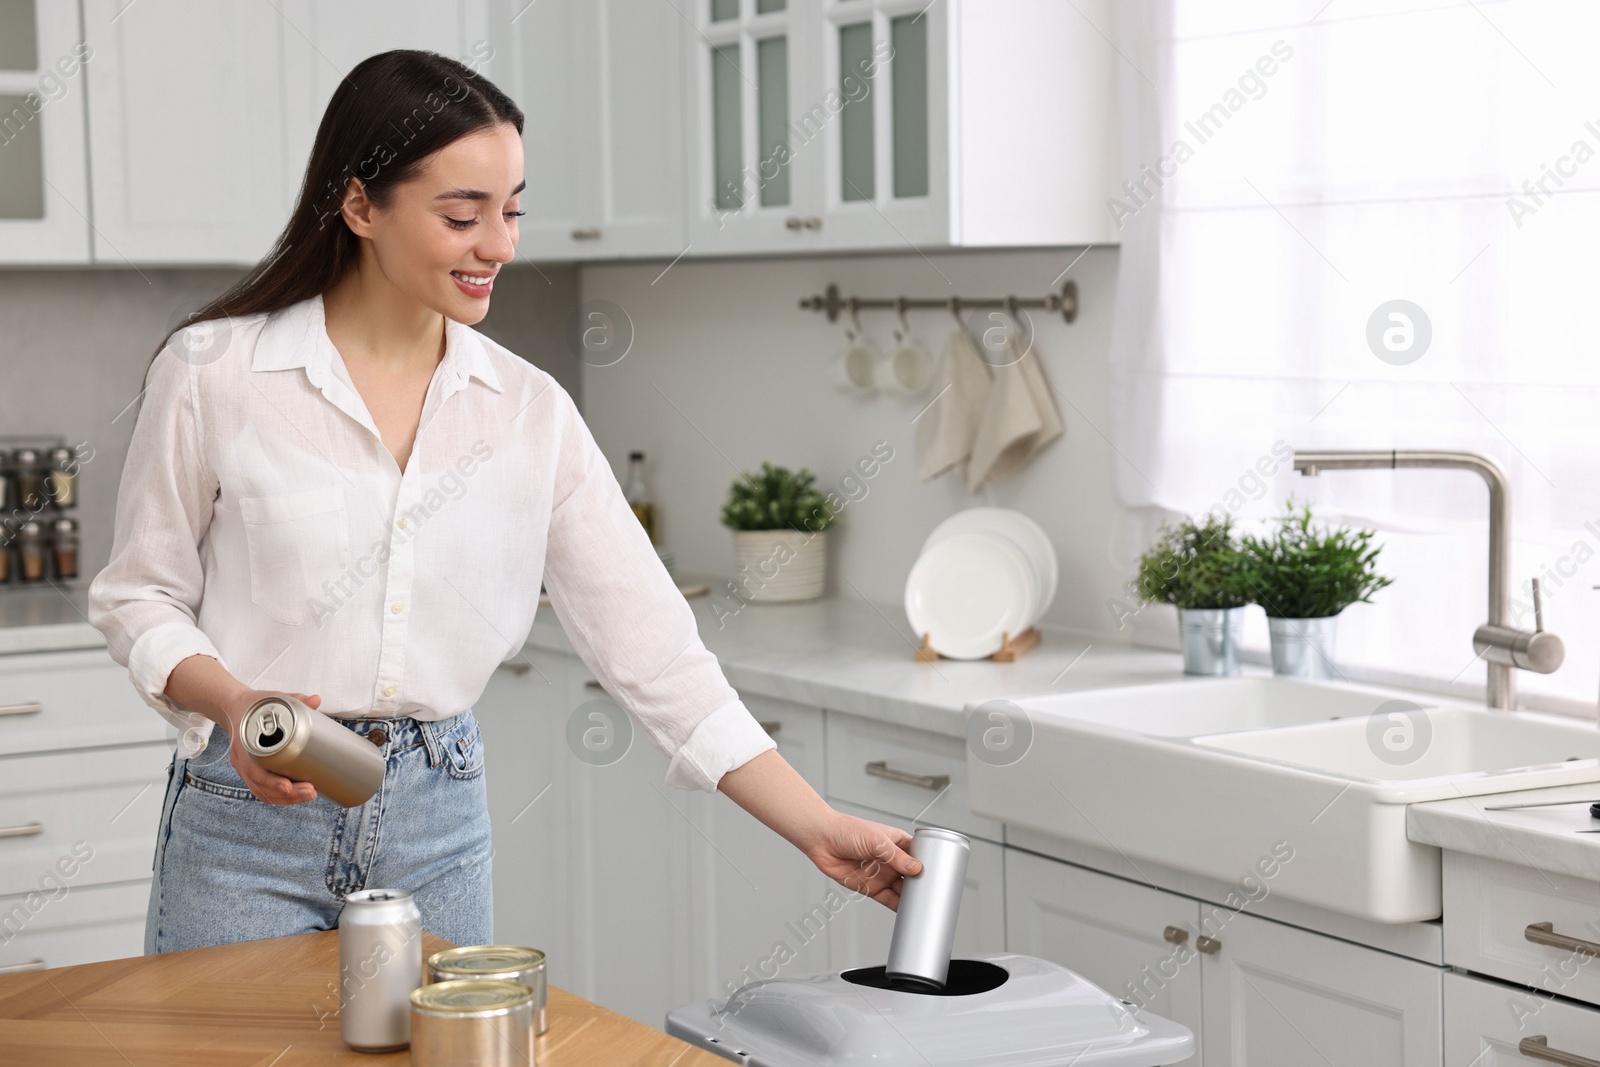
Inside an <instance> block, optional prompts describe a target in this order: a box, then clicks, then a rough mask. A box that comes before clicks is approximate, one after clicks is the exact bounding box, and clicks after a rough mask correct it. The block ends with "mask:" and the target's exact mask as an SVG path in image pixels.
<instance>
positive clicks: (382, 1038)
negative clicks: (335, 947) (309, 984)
mask: <svg viewBox="0 0 1600 1067" xmlns="http://www.w3.org/2000/svg"><path fill="white" fill-rule="evenodd" d="M420 985H422V912H421V911H419V910H418V908H417V902H416V901H415V900H413V899H411V894H410V893H408V892H406V891H405V890H403V889H362V890H359V891H357V892H354V893H347V894H345V898H344V910H343V911H342V912H340V913H339V1036H340V1037H341V1038H343V1039H344V1043H345V1044H347V1045H349V1046H350V1047H351V1048H353V1049H358V1050H360V1051H362V1052H387V1051H390V1050H393V1049H401V1048H405V1047H406V1044H407V1043H408V1042H409V1041H410V1040H411V1011H410V997H411V992H412V990H414V989H416V988H417V987H418V986H420Z"/></svg>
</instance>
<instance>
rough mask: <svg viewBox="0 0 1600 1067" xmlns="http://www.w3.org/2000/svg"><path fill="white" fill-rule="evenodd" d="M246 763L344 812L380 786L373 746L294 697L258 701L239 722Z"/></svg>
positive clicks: (380, 759)
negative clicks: (305, 787)
mask: <svg viewBox="0 0 1600 1067" xmlns="http://www.w3.org/2000/svg"><path fill="white" fill-rule="evenodd" d="M239 733H240V739H241V740H242V741H243V743H244V750H245V751H246V752H248V753H249V754H250V758H251V759H253V760H255V761H256V763H257V764H259V765H260V766H262V767H265V768H266V769H267V770H269V771H275V772H277V773H278V774H281V775H283V776H284V777H286V778H292V779H294V780H295V781H297V782H310V783H311V784H312V785H314V786H316V787H317V792H318V793H320V794H322V795H323V796H326V797H328V798H329V799H330V800H332V801H334V802H335V803H337V804H343V805H344V806H345V807H347V808H355V807H360V806H361V805H362V804H365V803H366V802H367V800H368V799H369V798H370V797H371V796H372V794H374V793H376V792H377V791H378V787H379V786H380V785H382V784H383V768H384V763H383V754H382V753H380V752H379V751H378V748H377V746H376V745H374V744H372V743H371V742H370V741H367V740H365V739H363V738H362V737H361V736H360V735H359V734H356V733H354V732H352V731H350V730H348V729H346V728H345V727H343V726H341V725H339V724H338V723H337V722H334V721H333V720H332V719H331V718H329V717H328V716H326V715H324V714H322V713H321V712H320V711H315V710H313V709H312V708H310V707H308V706H306V705H305V704H304V703H302V702H301V701H298V700H296V699H295V698H294V697H283V696H272V697H263V698H261V699H260V700H258V701H256V702H255V703H254V704H252V705H250V710H249V711H246V712H245V713H244V718H243V719H242V720H240V722H239Z"/></svg>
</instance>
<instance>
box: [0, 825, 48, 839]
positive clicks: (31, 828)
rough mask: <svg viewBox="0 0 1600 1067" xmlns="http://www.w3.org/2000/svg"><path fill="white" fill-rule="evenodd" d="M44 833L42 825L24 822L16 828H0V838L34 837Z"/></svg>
mask: <svg viewBox="0 0 1600 1067" xmlns="http://www.w3.org/2000/svg"><path fill="white" fill-rule="evenodd" d="M42 833H44V823H42V822H25V823H22V824H21V825H18V826H0V837H35V836H37V835H39V834H42Z"/></svg>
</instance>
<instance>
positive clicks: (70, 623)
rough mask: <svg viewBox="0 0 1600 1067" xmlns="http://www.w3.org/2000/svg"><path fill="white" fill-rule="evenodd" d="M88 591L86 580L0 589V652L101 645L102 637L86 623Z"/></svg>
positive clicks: (87, 618)
mask: <svg viewBox="0 0 1600 1067" xmlns="http://www.w3.org/2000/svg"><path fill="white" fill-rule="evenodd" d="M88 594H89V582H88V580H87V579H84V580H80V581H79V582H78V583H77V585H76V586H75V587H73V588H67V587H61V588H59V589H58V588H54V587H52V586H48V585H46V586H41V587H39V588H34V589H16V588H8V589H0V655H5V654H9V653H20V652H53V651H55V650H57V649H63V648H104V647H105V644H106V639H105V637H104V636H103V635H101V633H100V631H99V630H96V629H95V628H94V627H93V626H90V625H89V615H88V607H87V604H86V601H87V599H88Z"/></svg>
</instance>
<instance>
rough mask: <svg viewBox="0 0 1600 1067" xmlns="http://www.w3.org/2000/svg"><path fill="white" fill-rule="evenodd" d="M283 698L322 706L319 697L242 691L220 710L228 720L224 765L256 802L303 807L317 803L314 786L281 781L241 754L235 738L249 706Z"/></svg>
mask: <svg viewBox="0 0 1600 1067" xmlns="http://www.w3.org/2000/svg"><path fill="white" fill-rule="evenodd" d="M283 696H287V697H294V698H295V699H297V700H300V701H302V702H304V703H305V704H307V705H309V706H310V707H312V708H313V709H314V708H316V707H317V706H318V705H320V704H321V703H322V697H320V696H317V695H315V694H312V695H309V696H308V695H306V694H305V693H283V692H277V691H273V690H263V689H245V690H242V691H241V692H240V694H239V695H238V696H236V697H234V698H233V699H232V700H231V701H229V703H228V704H227V706H226V707H225V708H224V709H223V710H224V712H225V713H226V715H227V717H228V741H229V745H228V761H229V762H230V763H232V764H233V769H234V770H235V771H237V772H238V773H239V777H240V778H243V779H244V784H245V785H247V786H249V787H250V792H252V793H254V794H255V795H256V799H257V800H262V801H265V802H266V803H268V804H304V803H305V802H306V801H308V800H315V799H317V788H316V786H314V785H312V784H311V783H310V782H297V781H295V780H294V779H293V778H285V777H284V776H283V775H281V774H278V773H277V772H276V771H269V770H267V769H266V768H265V767H263V766H261V764H259V763H257V762H256V761H255V760H253V759H251V758H250V753H249V752H246V751H245V747H244V742H243V741H242V740H240V737H239V723H240V722H241V721H242V720H243V719H244V716H245V713H246V712H248V711H249V710H250V707H251V705H253V704H255V702H256V701H258V700H260V699H262V698H263V697H283Z"/></svg>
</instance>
